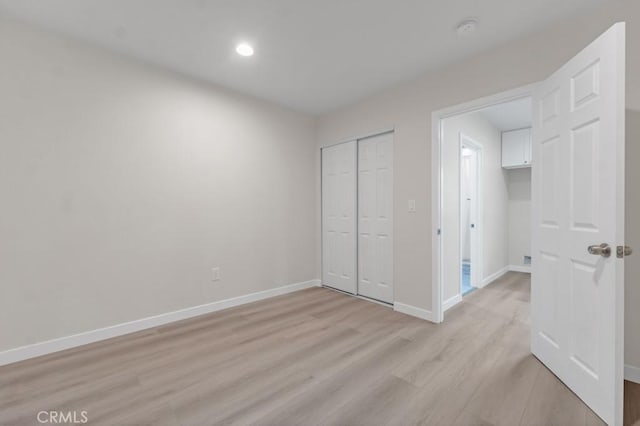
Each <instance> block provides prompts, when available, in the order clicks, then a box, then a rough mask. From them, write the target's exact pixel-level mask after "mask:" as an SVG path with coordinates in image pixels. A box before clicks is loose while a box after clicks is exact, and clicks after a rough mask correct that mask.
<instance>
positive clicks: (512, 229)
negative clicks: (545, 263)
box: [506, 168, 531, 267]
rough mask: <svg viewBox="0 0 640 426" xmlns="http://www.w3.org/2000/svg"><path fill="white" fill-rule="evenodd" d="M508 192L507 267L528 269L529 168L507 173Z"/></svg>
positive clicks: (529, 253) (529, 225)
mask: <svg viewBox="0 0 640 426" xmlns="http://www.w3.org/2000/svg"><path fill="white" fill-rule="evenodd" d="M506 173H507V187H508V190H509V265H512V266H521V267H529V266H530V265H525V264H524V256H531V168H524V169H512V170H508V171H507V172H506Z"/></svg>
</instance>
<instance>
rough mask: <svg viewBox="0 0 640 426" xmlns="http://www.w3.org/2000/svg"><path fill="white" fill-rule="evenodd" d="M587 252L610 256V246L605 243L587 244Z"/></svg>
mask: <svg viewBox="0 0 640 426" xmlns="http://www.w3.org/2000/svg"><path fill="white" fill-rule="evenodd" d="M587 250H588V251H589V254H593V255H596V256H602V257H609V256H611V246H609V244H607V243H602V244H600V245H594V246H589V248H588V249H587Z"/></svg>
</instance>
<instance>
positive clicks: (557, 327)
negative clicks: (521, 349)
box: [531, 24, 625, 425]
mask: <svg viewBox="0 0 640 426" xmlns="http://www.w3.org/2000/svg"><path fill="white" fill-rule="evenodd" d="M624 70H625V25H624V24H616V25H614V26H613V27H612V28H611V29H610V30H608V31H607V32H606V33H605V34H603V35H602V36H601V37H600V38H598V39H597V40H596V41H595V42H593V43H592V44H591V45H589V46H588V47H587V48H586V49H585V50H583V51H582V52H580V53H579V54H578V55H577V56H576V57H575V58H573V59H572V60H570V61H569V62H568V63H567V64H566V65H564V66H563V67H562V68H561V69H560V70H558V71H557V72H556V73H555V74H553V75H552V76H551V77H550V78H549V79H547V80H546V81H544V82H542V83H541V84H540V85H539V87H538V88H537V89H536V90H535V93H534V99H533V102H534V103H533V105H534V108H533V110H534V117H533V118H534V125H533V141H534V145H533V160H534V161H533V164H534V167H533V170H532V180H533V182H532V184H533V193H532V198H533V212H532V213H533V221H532V222H533V240H532V245H533V256H534V257H533V264H532V266H533V275H532V289H531V304H532V311H531V314H532V316H531V322H532V323H531V325H532V330H531V331H532V336H531V349H532V352H533V353H534V355H535V356H536V357H538V358H539V359H540V360H541V361H542V362H543V363H544V364H545V365H546V366H547V367H549V369H551V370H552V371H553V372H554V373H555V374H556V375H557V376H558V377H559V378H560V379H561V380H562V381H563V382H564V383H565V384H566V385H567V386H568V387H569V388H570V389H571V390H573V391H574V392H575V393H576V394H577V395H578V396H579V397H580V398H581V399H582V400H583V401H584V402H585V403H586V404H587V405H588V406H589V407H591V408H592V409H593V411H595V412H596V413H597V414H598V415H599V416H600V417H601V418H602V419H603V420H605V421H606V422H607V423H609V424H612V425H614V424H615V425H621V424H622V407H623V399H622V392H623V345H624V340H623V327H624V299H623V297H624V287H623V286H624V281H623V280H624V262H623V259H619V258H617V257H616V246H617V245H624V143H625V140H624V114H625V101H624V88H625V71H624ZM603 243H604V244H608V245H609V246H610V247H611V251H612V253H611V256H610V257H602V256H599V255H594V254H590V253H588V251H587V248H588V247H589V246H592V245H596V246H599V245H600V244H603Z"/></svg>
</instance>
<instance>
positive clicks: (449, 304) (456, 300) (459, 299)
mask: <svg viewBox="0 0 640 426" xmlns="http://www.w3.org/2000/svg"><path fill="white" fill-rule="evenodd" d="M460 302H462V295H461V294H456V295H455V296H453V297H451V298H449V299H448V300H445V301H444V302H443V303H442V311H443V312H444V311H446V310H448V309H450V308H453V307H454V306H455V305H457V304H458V303H460Z"/></svg>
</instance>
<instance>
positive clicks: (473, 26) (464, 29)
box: [456, 18, 478, 37]
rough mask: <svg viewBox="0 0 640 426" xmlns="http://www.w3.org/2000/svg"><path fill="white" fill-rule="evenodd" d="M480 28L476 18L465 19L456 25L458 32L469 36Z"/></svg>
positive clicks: (460, 34) (463, 35)
mask: <svg viewBox="0 0 640 426" xmlns="http://www.w3.org/2000/svg"><path fill="white" fill-rule="evenodd" d="M477 29H478V20H477V19H476V18H469V19H465V20H464V21H462V22H460V23H459V24H458V26H457V27H456V34H458V36H460V37H469V36H470V35H471V34H473V33H475V32H476V30H477Z"/></svg>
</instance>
